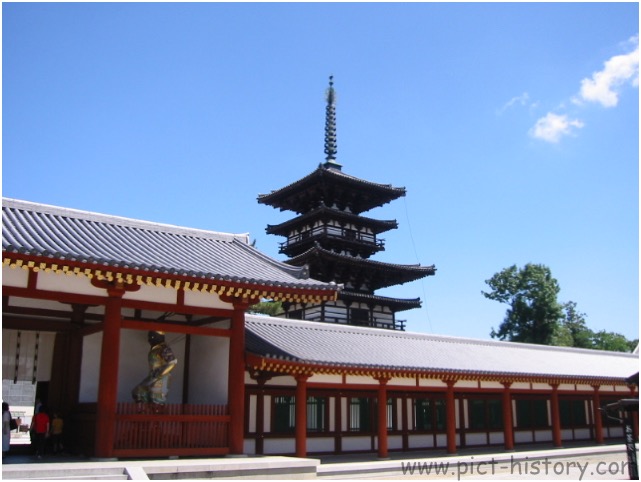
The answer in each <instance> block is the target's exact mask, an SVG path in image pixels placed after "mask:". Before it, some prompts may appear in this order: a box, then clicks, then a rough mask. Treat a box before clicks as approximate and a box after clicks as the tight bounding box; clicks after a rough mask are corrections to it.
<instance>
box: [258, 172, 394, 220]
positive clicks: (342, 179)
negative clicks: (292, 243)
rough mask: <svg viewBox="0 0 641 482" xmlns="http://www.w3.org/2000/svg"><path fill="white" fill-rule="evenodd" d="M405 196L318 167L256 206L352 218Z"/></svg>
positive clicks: (384, 186)
mask: <svg viewBox="0 0 641 482" xmlns="http://www.w3.org/2000/svg"><path fill="white" fill-rule="evenodd" d="M402 196H405V188H404V187H393V186H392V185H391V184H377V183H374V182H370V181H365V180H363V179H359V178H357V177H354V176H350V175H349V174H345V173H344V172H342V171H340V170H338V169H336V168H333V167H325V166H324V165H321V166H319V167H318V168H317V169H316V170H315V171H313V172H311V173H310V174H308V175H307V176H305V177H303V178H301V179H299V180H298V181H296V182H293V183H291V184H289V185H287V186H285V187H283V188H281V189H277V190H275V191H272V192H271V193H269V194H260V195H258V202H259V203H261V204H266V205H269V206H273V207H275V208H278V209H280V210H281V211H293V212H296V213H298V214H303V213H306V212H308V211H311V210H313V209H316V208H318V207H319V206H321V205H322V204H325V205H328V206H333V205H334V204H335V203H336V204H337V206H336V207H337V208H338V209H340V210H345V211H348V212H351V213H354V214H360V213H362V212H365V211H369V210H370V209H373V208H375V207H378V206H381V205H383V204H387V203H389V202H391V201H393V200H395V199H398V198H399V197H402Z"/></svg>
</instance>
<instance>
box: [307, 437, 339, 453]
mask: <svg viewBox="0 0 641 482" xmlns="http://www.w3.org/2000/svg"><path fill="white" fill-rule="evenodd" d="M307 451H308V452H312V453H314V452H334V438H333V437H322V438H317V437H307Z"/></svg>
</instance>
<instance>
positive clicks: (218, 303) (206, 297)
mask: <svg viewBox="0 0 641 482" xmlns="http://www.w3.org/2000/svg"><path fill="white" fill-rule="evenodd" d="M185 304H186V305H188V306H199V307H202V308H222V309H227V310H233V309H234V305H232V304H231V303H225V302H224V301H222V300H221V299H220V296H218V293H203V292H201V291H191V290H186V291H185Z"/></svg>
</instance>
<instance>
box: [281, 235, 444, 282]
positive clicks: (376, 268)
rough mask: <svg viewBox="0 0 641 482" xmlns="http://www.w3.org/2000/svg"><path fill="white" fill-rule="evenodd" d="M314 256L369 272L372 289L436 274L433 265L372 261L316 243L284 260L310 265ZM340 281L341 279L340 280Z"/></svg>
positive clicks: (297, 264)
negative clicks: (336, 251)
mask: <svg viewBox="0 0 641 482" xmlns="http://www.w3.org/2000/svg"><path fill="white" fill-rule="evenodd" d="M315 258H318V259H322V260H323V261H324V262H336V263H340V264H341V265H342V266H351V267H353V268H355V269H361V270H367V271H369V272H370V273H371V275H370V276H368V278H369V279H370V281H371V282H372V284H373V285H375V286H371V288H372V289H373V290H376V289H379V288H386V287H388V286H394V285H397V284H400V283H407V282H410V281H415V280H417V279H421V278H424V277H425V276H432V275H434V274H436V268H435V267H434V265H431V266H421V265H420V264H395V263H385V262H382V261H374V260H371V259H364V258H358V257H355V256H348V255H344V254H340V253H335V252H333V251H329V250H327V249H323V248H322V247H320V246H319V245H316V246H314V247H312V248H310V249H308V250H307V251H305V252H304V253H302V254H300V255H298V256H295V257H293V258H290V259H288V260H287V261H286V262H287V263H290V264H292V265H295V266H303V265H310V266H311V265H312V264H313V263H314V260H315ZM376 273H384V274H385V276H378V277H377V276H375V274H376ZM341 282H342V281H341Z"/></svg>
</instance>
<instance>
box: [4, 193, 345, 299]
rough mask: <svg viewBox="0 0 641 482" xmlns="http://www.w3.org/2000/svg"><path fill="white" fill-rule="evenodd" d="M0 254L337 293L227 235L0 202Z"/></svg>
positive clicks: (244, 240)
mask: <svg viewBox="0 0 641 482" xmlns="http://www.w3.org/2000/svg"><path fill="white" fill-rule="evenodd" d="M2 250H3V256H4V258H5V259H6V258H7V257H11V256H12V255H19V256H23V257H24V256H33V257H38V258H40V259H50V260H66V261H71V262H76V263H81V264H83V266H90V267H91V266H94V267H97V268H102V269H107V268H121V269H128V270H136V271H139V272H147V273H154V274H158V273H162V274H164V275H165V276H168V277H171V276H180V277H183V278H185V279H187V278H189V279H199V280H207V281H224V282H233V283H250V284H255V285H262V286H265V287H284V288H296V289H301V290H305V289H313V290H314V291H319V290H320V291H327V292H328V293H331V292H335V291H336V290H337V288H336V286H335V285H332V284H330V283H323V282H320V281H316V280H313V279H310V278H308V271H307V270H306V269H305V268H300V267H295V266H291V265H288V264H285V263H282V262H279V261H277V260H274V259H272V258H270V257H268V256H266V255H265V254H263V253H261V252H260V251H258V250H257V249H255V248H253V247H252V246H251V245H250V244H249V235H248V234H229V233H221V232H215V231H206V230H200V229H193V228H185V227H180V226H173V225H168V224H160V223H154V222H149V221H141V220H136V219H130V218H123V217H117V216H110V215H105V214H99V213H93V212H88V211H80V210H75V209H68V208H62V207H56V206H49V205H46V204H39V203H33V202H27V201H20V200H15V199H8V198H3V200H2Z"/></svg>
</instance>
